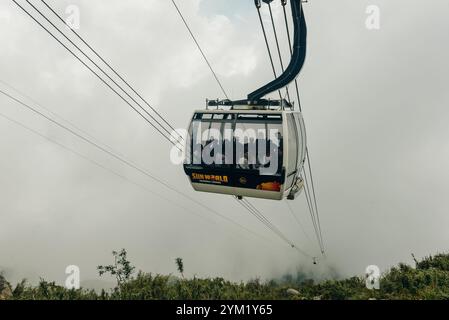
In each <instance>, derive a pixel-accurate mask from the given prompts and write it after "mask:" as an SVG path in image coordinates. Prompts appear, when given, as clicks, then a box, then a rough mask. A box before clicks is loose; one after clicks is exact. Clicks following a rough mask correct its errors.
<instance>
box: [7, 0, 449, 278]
mask: <svg viewBox="0 0 449 320" xmlns="http://www.w3.org/2000/svg"><path fill="white" fill-rule="evenodd" d="M18 1H19V3H21V4H23V5H27V4H26V1H25V0H18ZM32 2H33V3H35V4H36V5H37V6H38V7H39V8H42V9H44V7H43V5H42V4H41V2H40V1H37V0H32ZM48 2H49V4H51V5H53V6H54V7H55V9H56V10H57V11H58V12H59V13H60V14H62V15H65V16H67V15H66V14H65V10H66V8H67V7H68V6H69V5H76V6H78V8H79V10H80V30H79V33H80V34H82V35H83V36H84V37H85V38H86V40H88V42H89V43H90V44H92V45H93V46H94V47H95V48H96V49H98V51H99V52H100V53H102V54H103V55H104V57H105V58H107V60H108V61H110V62H111V63H112V65H113V66H115V67H116V68H117V70H118V71H120V72H121V73H122V74H123V75H125V77H126V78H127V79H128V80H129V81H130V82H131V83H132V84H133V85H134V86H135V87H136V88H138V90H139V92H141V93H142V94H143V95H144V96H145V97H147V98H148V100H149V102H151V104H152V105H153V106H154V107H155V108H157V109H158V110H159V111H160V112H161V113H162V114H164V116H166V118H167V119H169V121H170V122H171V123H173V125H174V126H175V127H176V128H184V127H186V126H187V124H188V120H189V118H190V117H191V114H192V112H193V110H195V109H200V108H203V106H204V101H205V99H206V98H216V97H222V93H221V92H220V90H219V87H218V86H217V84H216V83H215V82H214V79H213V78H212V76H211V73H210V71H209V69H208V68H207V65H206V64H205V63H204V61H203V60H202V58H201V56H200V54H199V53H198V51H197V49H196V47H195V45H194V43H193V42H192V40H191V39H190V38H189V35H188V33H187V31H186V29H185V28H184V26H183V24H182V21H181V20H180V18H179V16H178V15H177V13H176V11H175V9H174V7H173V5H172V3H171V1H169V0H165V1H156V0H132V1H120V0H108V1H106V0H94V1H93V0H89V1H87V0H72V1H66V0H64V1H55V0H48ZM178 2H179V6H180V8H181V10H182V11H183V12H184V14H185V16H186V18H187V19H188V21H189V23H190V24H191V27H192V30H193V31H194V33H195V34H196V35H197V37H198V40H199V41H200V43H201V45H202V46H203V48H204V51H205V52H206V54H207V55H208V57H209V59H210V61H211V62H212V64H213V66H214V68H215V70H216V71H217V74H218V76H219V77H220V79H221V80H222V82H223V85H224V87H225V89H226V90H227V91H228V92H229V95H230V96H231V97H232V98H234V99H239V98H243V97H245V96H246V95H247V94H248V93H249V92H250V91H253V90H254V89H256V88H257V87H258V86H260V85H263V84H264V83H266V82H268V81H270V80H271V78H272V73H271V69H270V66H269V64H268V57H267V52H266V50H265V47H264V42H263V37H262V34H261V30H260V26H259V24H258V17H257V13H256V10H255V9H254V6H253V1H252V0H183V1H178ZM369 5H377V6H378V7H379V8H380V12H381V20H380V30H368V29H367V28H366V25H365V20H366V18H367V14H366V8H367V6H369ZM273 7H274V12H275V19H276V22H277V23H278V28H279V32H280V41H281V43H282V46H283V50H284V51H283V53H284V55H285V57H286V58H287V57H288V52H287V45H286V36H285V34H284V32H283V31H284V28H283V25H282V23H283V20H282V12H281V7H280V5H279V3H278V1H275V3H273ZM266 9H267V8H266V7H264V9H263V15H264V19H268V16H267V10H266ZM305 12H306V15H307V21H308V26H309V47H308V57H307V61H306V65H305V67H304V69H303V72H302V74H301V76H300V90H301V94H302V97H303V98H302V99H303V100H302V103H303V108H304V117H305V120H306V125H307V129H308V138H309V149H310V152H311V157H312V163H313V169H314V177H315V182H316V187H317V196H318V201H319V202H318V205H319V208H320V217H321V223H322V229H323V236H324V241H325V245H326V251H327V256H326V258H325V259H322V260H321V261H320V264H319V266H317V267H314V266H312V263H311V261H310V259H307V258H305V257H303V256H300V255H298V253H297V252H296V251H294V250H292V249H291V248H289V247H288V246H286V245H285V244H284V243H283V242H282V241H281V240H280V239H279V238H277V237H276V235H273V234H271V233H270V232H269V231H268V230H266V229H265V228H264V226H263V225H261V224H260V223H259V222H258V221H257V220H255V218H253V217H252V216H250V215H249V214H248V213H247V212H245V211H243V210H242V208H241V207H239V206H238V204H237V203H236V202H235V201H232V198H229V197H224V196H218V195H207V194H195V193H194V192H193V191H191V190H190V186H189V184H188V182H187V178H186V177H185V176H184V173H183V170H182V167H181V166H175V165H173V164H171V162H170V158H169V152H170V145H169V144H168V143H166V142H163V141H162V139H161V138H160V137H159V136H158V135H157V134H156V133H155V131H154V130H153V129H152V128H151V127H150V126H149V125H148V124H146V123H145V122H144V121H143V120H142V119H141V118H139V117H138V116H137V115H136V114H135V113H133V112H131V111H130V108H129V107H128V106H127V105H126V104H124V103H123V101H121V100H120V99H119V98H117V96H115V95H114V94H113V93H112V92H111V91H110V90H109V89H107V88H106V87H105V86H104V85H103V84H102V83H101V82H100V81H99V80H98V79H96V78H95V77H94V76H93V75H92V74H91V73H89V72H88V71H87V69H85V68H84V67H83V66H82V65H81V64H80V63H79V62H78V61H76V60H75V59H74V58H73V56H71V55H70V54H69V53H68V52H67V51H65V50H64V49H63V48H62V47H61V46H60V45H59V44H58V43H57V42H56V41H55V40H54V39H52V38H51V37H50V36H49V35H48V34H47V33H45V32H44V31H43V30H42V29H40V28H39V27H38V25H37V24H36V23H35V22H33V21H32V20H31V19H30V18H29V17H27V16H26V15H25V14H24V13H23V12H22V11H21V10H20V9H19V8H18V7H16V6H15V5H14V3H13V2H12V1H6V0H5V1H1V3H0V40H1V45H0V80H1V82H0V89H2V90H5V91H7V92H10V93H14V95H16V96H19V97H21V99H24V101H27V102H29V103H32V104H33V105H36V103H39V105H40V106H41V107H43V108H46V109H48V110H50V111H51V112H54V113H56V114H58V115H59V116H60V117H62V118H64V119H66V120H68V121H70V123H72V124H73V125H76V126H77V127H78V128H81V129H82V130H83V131H84V132H87V133H89V135H90V136H93V137H95V139H96V140H98V141H101V142H102V143H104V144H106V145H108V146H111V147H112V148H113V149H114V150H117V151H118V152H120V154H123V155H124V156H126V158H128V159H131V160H132V161H133V162H135V163H137V164H138V165H139V166H141V167H143V168H145V169H146V170H147V171H148V172H151V173H152V174H154V175H155V176H156V177H158V178H161V179H163V180H165V181H167V182H168V183H170V184H171V185H173V186H175V187H176V188H178V189H179V190H182V191H183V192H185V193H187V194H188V195H189V196H191V197H193V198H194V199H196V200H197V201H200V202H202V203H204V204H206V205H207V206H209V207H212V208H214V209H216V210H217V211H218V212H219V213H221V214H223V215H226V216H228V217H229V218H231V219H233V220H234V221H237V222H238V223H240V224H242V225H244V226H245V227H246V228H248V229H251V230H252V231H254V232H256V233H257V234H259V235H261V236H262V237H255V236H253V235H252V234H248V233H247V232H246V231H245V230H243V229H239V228H238V227H236V226H235V225H233V224H230V223H229V222H227V221H226V220H224V219H221V218H219V217H217V216H216V215H214V214H213V213H211V212H208V211H207V210H204V208H201V207H199V206H198V205H197V204H195V203H193V202H191V201H189V200H187V199H185V198H182V197H180V196H179V195H176V194H174V193H173V192H170V191H169V190H167V189H164V188H163V187H161V186H160V185H157V184H155V183H154V182H153V181H151V180H150V179H148V178H147V177H145V176H143V175H141V174H139V173H138V172H136V171H135V170H132V169H131V168H129V167H126V166H124V165H123V164H122V163H120V162H117V161H115V160H114V159H112V158H111V157H108V156H107V155H105V154H104V153H102V152H100V151H98V150H96V149H95V148H92V147H90V146H89V145H86V144H85V143H84V142H83V141H80V140H79V139H77V138H75V137H73V136H71V135H70V134H68V133H67V132H65V131H63V130H61V129H60V128H58V127H56V126H54V125H52V124H50V123H48V122H46V121H45V120H43V119H42V118H39V117H38V116H36V115H34V114H32V113H30V112H29V111H27V110H26V109H24V108H22V107H21V106H20V105H18V104H17V103H14V102H12V101H11V100H10V99H8V98H7V97H4V96H3V95H2V96H0V113H1V114H2V115H3V116H7V117H9V118H12V119H14V120H16V121H20V122H21V123H22V124H24V125H26V126H28V127H30V128H32V129H33V130H36V131H38V132H40V133H42V134H43V135H45V136H47V137H49V138H51V139H53V140H55V141H57V142H59V143H61V144H63V145H65V146H67V147H69V148H71V149H73V150H76V151H77V152H79V153H80V154H82V155H84V156H86V157H88V158H89V159H93V160H95V161H96V162H98V163H100V164H101V165H102V166H103V167H105V168H108V169H110V170H113V171H114V172H116V173H118V174H120V175H122V176H124V177H126V178H127V179H128V180H126V179H122V178H120V177H118V176H117V175H114V174H111V172H110V171H108V170H105V169H104V168H101V167H99V166H97V165H95V164H93V163H92V162H89V161H86V160H85V159H83V158H80V157H79V156H77V155H75V154H73V153H71V152H69V151H67V150H66V149H64V148H61V147H60V146H58V145H55V144H52V143H49V142H48V141H47V140H45V139H43V138H42V137H39V136H37V135H36V134H33V133H30V132H29V131H26V130H24V129H23V128H22V127H20V126H17V125H16V124H14V123H12V122H10V121H9V120H6V119H5V118H4V117H3V116H0V148H1V149H0V150H1V151H0V152H1V155H2V156H1V157H0V172H1V183H0V268H3V269H5V270H6V273H7V275H8V276H9V277H10V278H11V279H13V280H17V279H19V278H22V277H27V278H29V279H32V280H33V279H37V278H38V277H44V278H46V279H53V280H56V281H60V282H62V281H64V279H65V274H64V271H65V268H66V266H68V265H73V264H74V265H78V266H79V267H80V269H81V277H82V280H92V279H96V278H97V275H96V270H95V267H96V266H97V265H99V264H106V263H108V262H110V260H111V256H110V252H111V251H112V250H114V249H120V248H126V249H127V250H128V252H129V257H130V259H131V260H132V262H133V263H134V264H135V265H136V266H137V267H138V268H140V269H142V270H145V271H148V272H150V271H151V272H160V273H166V274H167V273H175V272H176V267H175V264H174V259H175V258H176V257H183V258H184V261H185V268H186V273H187V274H188V275H189V276H192V275H195V274H196V275H198V276H224V277H226V278H229V279H233V280H245V279H249V278H253V277H256V276H259V277H262V278H270V277H276V276H279V275H281V274H284V273H286V272H292V271H293V270H295V269H297V268H300V267H301V268H303V269H305V270H313V272H315V273H316V274H326V273H327V272H328V271H329V270H335V271H336V272H338V274H340V275H342V276H347V275H354V274H363V272H364V270H365V268H366V266H368V265H371V264H375V265H378V266H379V267H380V268H381V269H383V270H385V269H386V268H388V267H390V266H392V265H394V264H396V263H397V262H399V261H405V262H410V261H411V256H410V254H411V253H415V255H416V256H418V257H420V256H424V255H428V254H432V253H436V252H439V251H447V250H448V249H449V248H448V243H449V232H448V227H449V215H448V210H449V197H448V196H447V193H448V190H449V170H448V168H447V165H448V163H449V139H448V138H449V126H448V125H447V123H448V120H447V119H449V108H448V107H447V106H448V105H449V91H448V90H447V83H448V73H449V63H448V61H447V57H448V56H449V44H448V43H447V41H446V40H447V30H449V21H448V19H447V16H448V14H449V4H448V2H447V1H446V0H432V1H430V2H429V3H426V4H425V5H424V4H423V3H422V1H418V0H411V1H410V0H394V1H391V0H390V1H386V0H369V1H366V0H358V1H354V0H340V1H331V0H312V1H309V3H308V4H306V5H305ZM55 22H56V20H55ZM266 22H267V23H268V21H266ZM267 28H268V30H270V31H271V29H270V28H269V25H268V24H267ZM269 36H270V41H271V43H273V35H272V34H271V33H270V35H269ZM9 86H13V87H14V88H16V89H17V90H19V91H20V92H21V93H22V94H25V95H26V96H27V97H24V96H20V95H19V94H18V93H16V92H14V91H13V90H12V89H11V88H10V87H9ZM40 110H43V109H40ZM45 112H47V111H45ZM130 181H132V182H130ZM143 187H144V188H143ZM252 202H253V203H254V204H255V205H256V206H257V207H258V208H259V209H260V210H261V211H262V212H263V213H264V214H265V215H266V216H267V217H268V218H269V219H270V220H271V221H273V223H274V224H276V225H277V226H278V227H279V229H281V230H282V231H283V232H284V233H285V234H287V235H288V237H289V238H291V239H292V241H294V242H296V243H297V244H298V246H299V247H301V248H303V249H304V250H306V251H308V252H310V253H312V254H317V247H316V243H315V242H314V241H310V240H309V239H308V237H309V238H312V240H313V229H312V225H311V222H310V216H309V214H308V212H307V209H306V203H305V199H304V197H303V196H302V197H300V198H299V199H298V200H296V201H295V202H293V203H292V206H293V208H294V209H295V212H296V214H297V215H298V217H299V219H300V220H301V221H302V224H303V227H304V229H305V230H306V232H307V235H305V234H304V233H303V232H302V231H301V228H300V227H299V226H298V224H296V222H295V220H294V218H293V217H292V216H291V214H290V213H289V211H288V207H287V205H286V204H285V203H284V202H271V201H262V200H254V201H252Z"/></svg>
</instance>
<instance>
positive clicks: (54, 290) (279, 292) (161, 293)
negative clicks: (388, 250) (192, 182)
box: [0, 250, 449, 300]
mask: <svg viewBox="0 0 449 320" xmlns="http://www.w3.org/2000/svg"><path fill="white" fill-rule="evenodd" d="M113 257H114V263H113V264H112V265H109V266H99V267H98V271H99V274H100V275H104V274H110V275H112V276H114V277H115V278H116V280H117V286H116V287H115V288H114V289H113V290H111V291H109V292H105V291H102V292H101V293H96V292H94V291H93V290H85V289H79V290H67V289H65V288H64V287H61V286H58V285H56V284H55V283H54V282H47V281H45V280H41V281H40V283H39V285H38V286H30V285H28V284H27V283H26V281H22V282H21V283H19V284H17V285H16V287H15V288H11V285H10V284H9V283H8V282H7V281H6V279H5V278H4V277H3V276H2V275H1V274H0V299H16V300H21V299H36V300H42V299H44V300H61V299H79V300H110V299H113V300H117V299H186V300H191V299H224V300H233V299H292V300H300V299H449V254H438V255H435V256H430V257H427V258H424V259H422V260H421V261H418V260H416V259H415V258H414V257H413V258H414V260H415V266H414V267H412V266H409V265H406V264H403V263H400V264H399V265H398V266H397V267H394V268H391V269H390V270H389V271H388V272H386V273H384V274H383V275H382V278H381V280H380V290H369V289H367V288H366V286H365V278H364V277H353V278H349V279H345V280H327V281H323V282H320V283H315V282H314V281H313V280H308V279H305V278H304V275H303V274H302V273H298V274H297V275H296V276H292V275H290V276H286V277H284V279H282V280H271V281H267V282H261V281H259V280H252V281H248V282H246V283H243V282H241V283H233V282H230V281H227V280H224V279H222V278H214V279H200V278H197V277H194V278H192V279H186V278H184V263H183V261H182V259H181V258H177V259H176V260H175V262H176V265H177V268H178V271H179V273H180V274H181V278H178V277H174V276H172V275H168V276H167V275H158V274H156V275H154V274H151V273H150V274H149V273H144V272H142V271H139V272H138V273H137V274H136V275H134V270H135V268H134V267H133V266H132V265H131V263H130V262H129V261H128V259H127V254H126V251H125V250H121V251H120V252H115V251H114V252H113Z"/></svg>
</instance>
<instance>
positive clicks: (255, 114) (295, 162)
mask: <svg viewBox="0 0 449 320" xmlns="http://www.w3.org/2000/svg"><path fill="white" fill-rule="evenodd" d="M185 150H186V152H185V154H186V159H185V163H184V171H185V173H186V174H187V175H188V176H189V179H190V182H191V184H192V187H193V189H195V190H196V191H202V192H210V193H220V194H227V195H234V196H237V197H239V198H242V197H254V198H263V199H272V200H282V199H283V198H284V197H287V198H288V199H290V200H292V199H294V198H295V195H296V194H297V193H299V192H300V191H301V189H302V186H303V181H302V180H301V178H300V173H301V171H302V169H303V165H304V160H305V155H306V134H305V127H304V121H303V118H302V115H301V113H300V112H294V111H282V110H202V111H196V112H195V113H194V115H193V119H192V121H191V124H190V127H189V135H188V137H187V139H186V148H185Z"/></svg>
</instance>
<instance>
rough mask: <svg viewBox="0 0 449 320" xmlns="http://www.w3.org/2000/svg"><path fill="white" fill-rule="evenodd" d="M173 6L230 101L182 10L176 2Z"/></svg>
mask: <svg viewBox="0 0 449 320" xmlns="http://www.w3.org/2000/svg"><path fill="white" fill-rule="evenodd" d="M172 3H173V5H174V6H175V8H176V11H178V14H179V16H180V17H181V19H182V21H183V22H184V25H185V26H186V28H187V31H189V33H190V36H191V37H192V39H193V41H194V42H195V44H196V46H197V47H198V50H199V51H200V53H201V55H202V56H203V58H204V61H206V63H207V65H208V66H209V69H210V71H211V72H212V75H213V76H214V78H215V81H217V83H218V85H219V86H220V89H221V91H222V92H223V94H224V95H225V97H226V99H228V100H229V96H228V94H227V93H226V91H225V89H224V88H223V85H222V84H221V81H220V79H218V76H217V74H216V72H215V71H214V69H213V68H212V65H211V63H210V62H209V59H207V57H206V54H205V53H204V51H203V49H202V48H201V46H200V44H199V43H198V41H197V39H196V37H195V35H194V34H193V32H192V30H191V29H190V27H189V24H188V23H187V21H186V19H185V18H184V15H183V14H182V12H181V10H180V9H179V7H178V5H177V4H176V2H175V0H172Z"/></svg>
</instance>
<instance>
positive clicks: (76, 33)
mask: <svg viewBox="0 0 449 320" xmlns="http://www.w3.org/2000/svg"><path fill="white" fill-rule="evenodd" d="M41 1H42V3H43V4H44V5H45V6H46V7H47V8H48V9H49V10H50V11H51V12H52V13H53V14H54V15H55V16H56V17H57V18H58V19H59V20H61V21H62V22H63V23H64V24H66V22H65V21H64V19H63V18H62V17H61V16H60V15H59V14H58V13H57V12H56V11H55V10H54V9H53V8H52V7H51V6H50V5H49V4H47V2H45V1H44V0H41ZM69 29H70V30H71V31H72V32H73V33H74V34H75V35H76V36H77V37H78V39H80V40H81V41H82V42H83V43H84V44H85V45H86V46H87V47H88V48H89V49H90V50H91V51H92V52H93V53H94V54H95V55H96V56H97V57H98V58H99V59H100V60H101V61H102V62H103V63H104V64H105V65H106V66H107V67H108V68H109V69H110V70H112V72H114V74H115V75H116V76H117V77H119V78H120V80H122V81H123V82H124V83H125V84H126V85H127V86H128V88H130V89H131V90H132V92H134V93H135V94H136V95H137V96H138V97H139V98H140V99H141V100H142V101H143V102H144V103H145V104H146V105H147V106H148V107H149V108H150V109H151V110H152V111H153V112H154V113H155V114H157V115H158V116H159V118H160V119H161V120H162V121H163V122H164V123H165V124H166V125H167V126H168V127H169V128H170V129H171V130H173V132H175V131H176V130H175V129H174V128H173V126H172V125H171V124H170V123H169V122H168V121H167V120H165V118H164V117H163V116H162V115H161V114H160V113H159V112H158V111H157V110H156V109H154V108H153V107H152V106H151V105H150V103H148V101H147V100H146V99H145V98H143V97H142V95H141V94H140V93H139V92H138V91H137V90H135V89H134V87H133V86H131V85H130V84H129V83H128V81H127V80H125V79H124V78H123V76H121V75H120V74H119V73H118V72H117V71H116V70H115V69H114V68H113V67H112V66H111V65H110V63H108V62H107V61H106V60H105V59H104V58H103V57H102V56H101V55H100V54H99V53H98V52H97V51H96V50H95V49H94V48H93V47H92V46H91V45H90V44H89V43H87V41H86V40H84V38H83V37H82V36H80V35H79V34H78V32H76V31H75V30H74V29H73V28H69ZM179 137H180V138H181V139H183V138H182V136H179Z"/></svg>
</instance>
